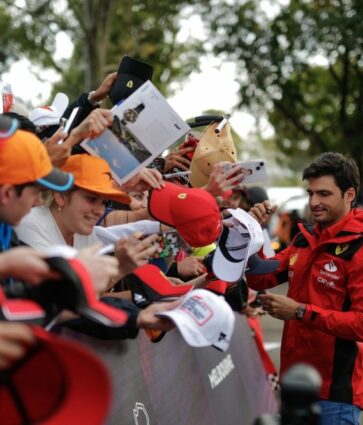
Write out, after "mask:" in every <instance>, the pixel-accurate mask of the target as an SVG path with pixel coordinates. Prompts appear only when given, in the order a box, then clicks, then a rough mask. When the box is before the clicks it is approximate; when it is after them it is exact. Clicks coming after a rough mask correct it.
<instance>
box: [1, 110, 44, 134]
mask: <svg viewBox="0 0 363 425" xmlns="http://www.w3.org/2000/svg"><path fill="white" fill-rule="evenodd" d="M2 115H5V116H7V117H11V118H16V119H17V120H18V121H19V129H20V130H24V131H29V132H30V133H34V134H37V128H36V126H35V125H34V124H33V123H32V121H30V119H29V118H27V117H24V115H20V114H17V113H16V112H4V113H3V114H2Z"/></svg>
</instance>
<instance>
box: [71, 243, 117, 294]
mask: <svg viewBox="0 0 363 425" xmlns="http://www.w3.org/2000/svg"><path fill="white" fill-rule="evenodd" d="M101 246H102V245H101V244H94V245H92V246H90V247H87V248H84V249H82V250H80V251H79V252H78V254H77V258H78V259H79V260H80V261H81V262H82V263H83V264H84V265H85V266H86V268H87V270H88V272H89V273H90V275H91V277H92V281H93V285H94V289H95V292H96V293H97V294H98V295H102V294H103V293H105V292H106V291H107V290H109V289H110V288H112V286H113V285H114V284H115V282H117V281H118V280H119V274H120V272H119V264H118V260H117V258H115V257H111V256H109V255H98V254H96V253H97V251H98V250H99V249H100V248H101ZM120 279H121V278H120Z"/></svg>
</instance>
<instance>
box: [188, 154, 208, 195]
mask: <svg viewBox="0 0 363 425" xmlns="http://www.w3.org/2000/svg"><path fill="white" fill-rule="evenodd" d="M193 158H194V157H193ZM189 169H190V172H191V174H190V176H189V180H190V184H191V185H192V186H193V187H198V188H199V187H203V186H205V185H206V184H207V183H208V180H209V176H206V175H205V174H204V173H202V172H201V171H200V169H199V167H198V165H197V164H196V162H193V161H192V163H191V164H190V168H189Z"/></svg>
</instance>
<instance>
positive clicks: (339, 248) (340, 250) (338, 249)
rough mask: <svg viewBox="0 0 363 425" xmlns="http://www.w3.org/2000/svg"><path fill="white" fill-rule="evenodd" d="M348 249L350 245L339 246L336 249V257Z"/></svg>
mask: <svg viewBox="0 0 363 425" xmlns="http://www.w3.org/2000/svg"><path fill="white" fill-rule="evenodd" d="M348 248H349V243H345V244H342V245H341V244H339V245H337V247H336V248H335V255H340V254H341V253H343V252H344V251H346V250H347V249H348Z"/></svg>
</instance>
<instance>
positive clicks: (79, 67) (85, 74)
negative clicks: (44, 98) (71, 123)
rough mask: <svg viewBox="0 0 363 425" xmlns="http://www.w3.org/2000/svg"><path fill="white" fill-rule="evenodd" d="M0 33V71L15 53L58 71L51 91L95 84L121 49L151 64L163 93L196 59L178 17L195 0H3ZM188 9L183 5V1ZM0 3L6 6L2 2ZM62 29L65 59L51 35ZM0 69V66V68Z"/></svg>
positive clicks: (115, 63) (77, 90) (196, 48)
mask: <svg viewBox="0 0 363 425" xmlns="http://www.w3.org/2000/svg"><path fill="white" fill-rule="evenodd" d="M2 3H3V4H4V6H3V7H1V8H0V32H2V39H3V40H4V41H6V42H7V43H4V46H5V47H6V55H5V54H3V55H2V56H0V66H1V67H2V70H4V69H7V68H8V66H9V65H10V64H11V62H12V61H14V60H17V59H19V57H21V56H26V57H28V58H29V59H30V60H31V61H32V62H34V63H37V64H40V65H41V66H43V67H47V68H52V69H54V70H56V71H57V72H59V73H60V74H61V75H62V81H61V82H60V83H59V84H58V85H57V87H56V89H57V90H60V89H61V90H63V91H65V92H66V93H67V94H69V95H70V97H75V96H77V95H78V94H79V93H80V92H82V91H89V90H91V89H94V88H96V87H97V86H98V85H99V83H100V82H101V81H102V80H103V78H104V77H105V75H106V74H107V73H108V72H111V71H114V70H117V68H118V65H119V62H120V60H121V58H122V56H123V55H124V54H129V55H131V56H134V57H137V58H139V59H141V60H145V61H146V62H149V63H150V64H151V65H153V66H154V76H155V78H154V81H155V83H156V84H157V85H158V87H159V88H160V89H161V90H162V91H163V92H164V93H167V92H168V89H169V85H170V82H171V81H175V80H178V79H180V80H182V79H183V78H185V77H187V76H188V75H189V73H190V72H191V69H195V68H196V67H197V65H198V61H199V50H200V49H199V45H198V43H197V42H195V40H191V41H190V42H186V43H180V42H179V41H178V39H177V33H178V32H179V29H180V22H181V17H182V16H185V14H186V13H193V11H194V9H192V8H191V6H190V5H192V6H193V4H195V7H197V5H198V2H196V1H195V0H192V1H188V2H187V1H185V0H174V1H173V2H169V1H167V0H159V1H158V2H157V7H155V6H156V4H155V3H156V2H155V1H154V0H134V1H130V0H129V1H123V0H66V1H64V2H60V1H50V0H24V1H23V3H24V6H23V5H21V6H19V4H20V3H19V2H14V1H13V0H3V2H2ZM187 5H189V6H188V8H186V6H187ZM5 6H6V7H5ZM61 31H63V32H65V33H66V34H68V35H69V37H70V38H71V40H72V42H73V44H74V51H73V55H72V58H71V59H70V61H64V60H62V61H59V60H56V59H55V58H54V52H55V47H56V37H57V35H58V34H59V33H60V32H61ZM3 50H4V49H3ZM0 70H1V69H0Z"/></svg>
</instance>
